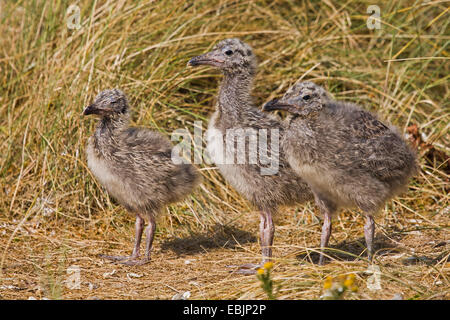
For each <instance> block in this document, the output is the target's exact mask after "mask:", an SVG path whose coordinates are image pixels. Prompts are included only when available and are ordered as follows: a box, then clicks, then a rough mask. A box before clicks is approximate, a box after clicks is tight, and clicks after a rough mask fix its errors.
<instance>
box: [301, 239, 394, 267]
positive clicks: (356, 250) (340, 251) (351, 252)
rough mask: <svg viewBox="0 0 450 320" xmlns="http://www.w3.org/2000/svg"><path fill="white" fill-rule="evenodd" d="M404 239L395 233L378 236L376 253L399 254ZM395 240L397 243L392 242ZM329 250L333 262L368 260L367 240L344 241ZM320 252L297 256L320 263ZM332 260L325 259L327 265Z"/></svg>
mask: <svg viewBox="0 0 450 320" xmlns="http://www.w3.org/2000/svg"><path fill="white" fill-rule="evenodd" d="M401 238H402V235H401V234H398V233H395V234H392V235H389V237H387V236H386V235H384V234H378V235H376V236H375V238H374V244H373V246H374V251H375V259H376V256H380V255H388V254H393V253H397V252H398V251H399V248H398V244H397V243H398V241H399V240H400V239H401ZM391 239H394V240H395V241H393V240H391ZM329 248H330V249H329V250H327V251H325V254H326V255H327V256H329V257H331V259H333V260H339V261H355V260H359V259H367V252H366V240H365V239H364V237H361V238H359V239H356V240H352V241H343V242H341V243H338V244H335V245H333V244H331V245H330V246H329ZM319 255H320V254H319V252H314V251H307V252H304V253H301V254H299V255H297V256H296V258H297V259H298V260H300V261H301V262H309V263H314V264H317V263H319ZM329 261H330V258H326V259H325V263H327V262H329Z"/></svg>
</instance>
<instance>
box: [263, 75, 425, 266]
mask: <svg viewBox="0 0 450 320" xmlns="http://www.w3.org/2000/svg"><path fill="white" fill-rule="evenodd" d="M264 109H265V110H266V111H269V110H276V109H281V110H286V111H288V112H289V113H290V115H289V117H287V119H286V122H285V126H286V133H285V134H284V136H283V141H282V149H283V150H284V151H285V152H286V154H287V158H288V161H289V164H290V165H291V166H292V168H293V169H294V170H295V172H296V173H297V174H298V175H300V176H301V177H302V178H304V179H305V180H306V181H307V182H308V185H309V186H310V187H311V190H312V192H313V193H314V197H315V200H316V204H317V205H318V207H319V208H320V211H321V213H322V214H323V216H324V223H323V227H322V236H321V247H322V248H325V247H327V246H328V241H329V239H330V236H331V224H332V223H331V219H332V215H333V214H335V213H336V212H337V210H338V209H339V208H341V207H348V208H352V207H359V208H360V209H361V210H362V211H363V212H364V213H365V214H366V224H365V226H364V235H365V238H366V243H367V252H368V257H369V260H371V259H372V256H373V239H374V232H375V223H374V219H373V216H374V215H375V214H376V213H378V212H379V209H380V208H381V206H382V205H383V204H384V203H385V202H386V201H387V200H388V199H390V198H392V197H394V196H395V195H397V194H398V193H399V192H401V191H402V190H404V189H405V188H406V186H407V183H408V180H409V179H410V178H411V176H412V175H413V174H414V173H415V172H416V171H417V164H416V155H415V153H414V152H413V151H412V150H411V148H410V147H409V146H408V145H407V144H406V142H405V141H404V140H403V139H402V137H401V135H400V134H399V133H398V132H397V129H396V128H395V127H393V126H391V125H386V124H384V123H383V122H381V121H380V120H379V119H378V118H377V117H376V116H375V115H374V114H372V113H370V112H368V111H365V110H363V109H361V108H360V107H358V106H357V105H355V104H351V103H346V102H338V101H333V100H332V99H331V98H330V95H329V94H328V93H327V92H326V91H325V90H324V89H323V88H322V87H320V86H317V85H315V84H314V83H312V82H298V83H296V84H295V85H294V86H293V87H291V88H290V89H289V90H288V91H287V92H286V94H285V95H284V96H283V98H282V99H280V100H274V101H271V102H269V103H267V104H266V105H265V106H264ZM323 262H324V255H323V253H321V255H320V259H319V263H320V264H323Z"/></svg>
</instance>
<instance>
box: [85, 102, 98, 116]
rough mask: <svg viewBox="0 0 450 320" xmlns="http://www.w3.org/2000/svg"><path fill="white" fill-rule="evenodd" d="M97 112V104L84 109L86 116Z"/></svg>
mask: <svg viewBox="0 0 450 320" xmlns="http://www.w3.org/2000/svg"><path fill="white" fill-rule="evenodd" d="M97 113H98V109H97V108H96V106H95V104H91V105H88V106H87V107H86V108H85V109H84V111H83V115H84V116H87V115H90V114H97Z"/></svg>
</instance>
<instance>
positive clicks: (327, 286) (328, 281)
mask: <svg viewBox="0 0 450 320" xmlns="http://www.w3.org/2000/svg"><path fill="white" fill-rule="evenodd" d="M332 284H333V278H332V277H330V276H328V277H326V278H325V281H324V283H323V288H324V289H325V290H328V289H330V288H331V285H332Z"/></svg>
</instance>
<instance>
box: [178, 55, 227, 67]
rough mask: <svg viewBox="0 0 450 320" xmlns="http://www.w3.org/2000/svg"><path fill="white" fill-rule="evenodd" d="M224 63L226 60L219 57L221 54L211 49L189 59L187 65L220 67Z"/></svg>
mask: <svg viewBox="0 0 450 320" xmlns="http://www.w3.org/2000/svg"><path fill="white" fill-rule="evenodd" d="M223 63H224V60H223V59H221V58H220V57H219V54H218V53H217V52H215V51H211V52H208V53H205V54H202V55H199V56H196V57H194V58H192V59H191V60H189V61H188V63H187V65H188V66H189V67H196V66H200V65H209V66H213V67H220V66H221V65H222V64H223Z"/></svg>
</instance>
